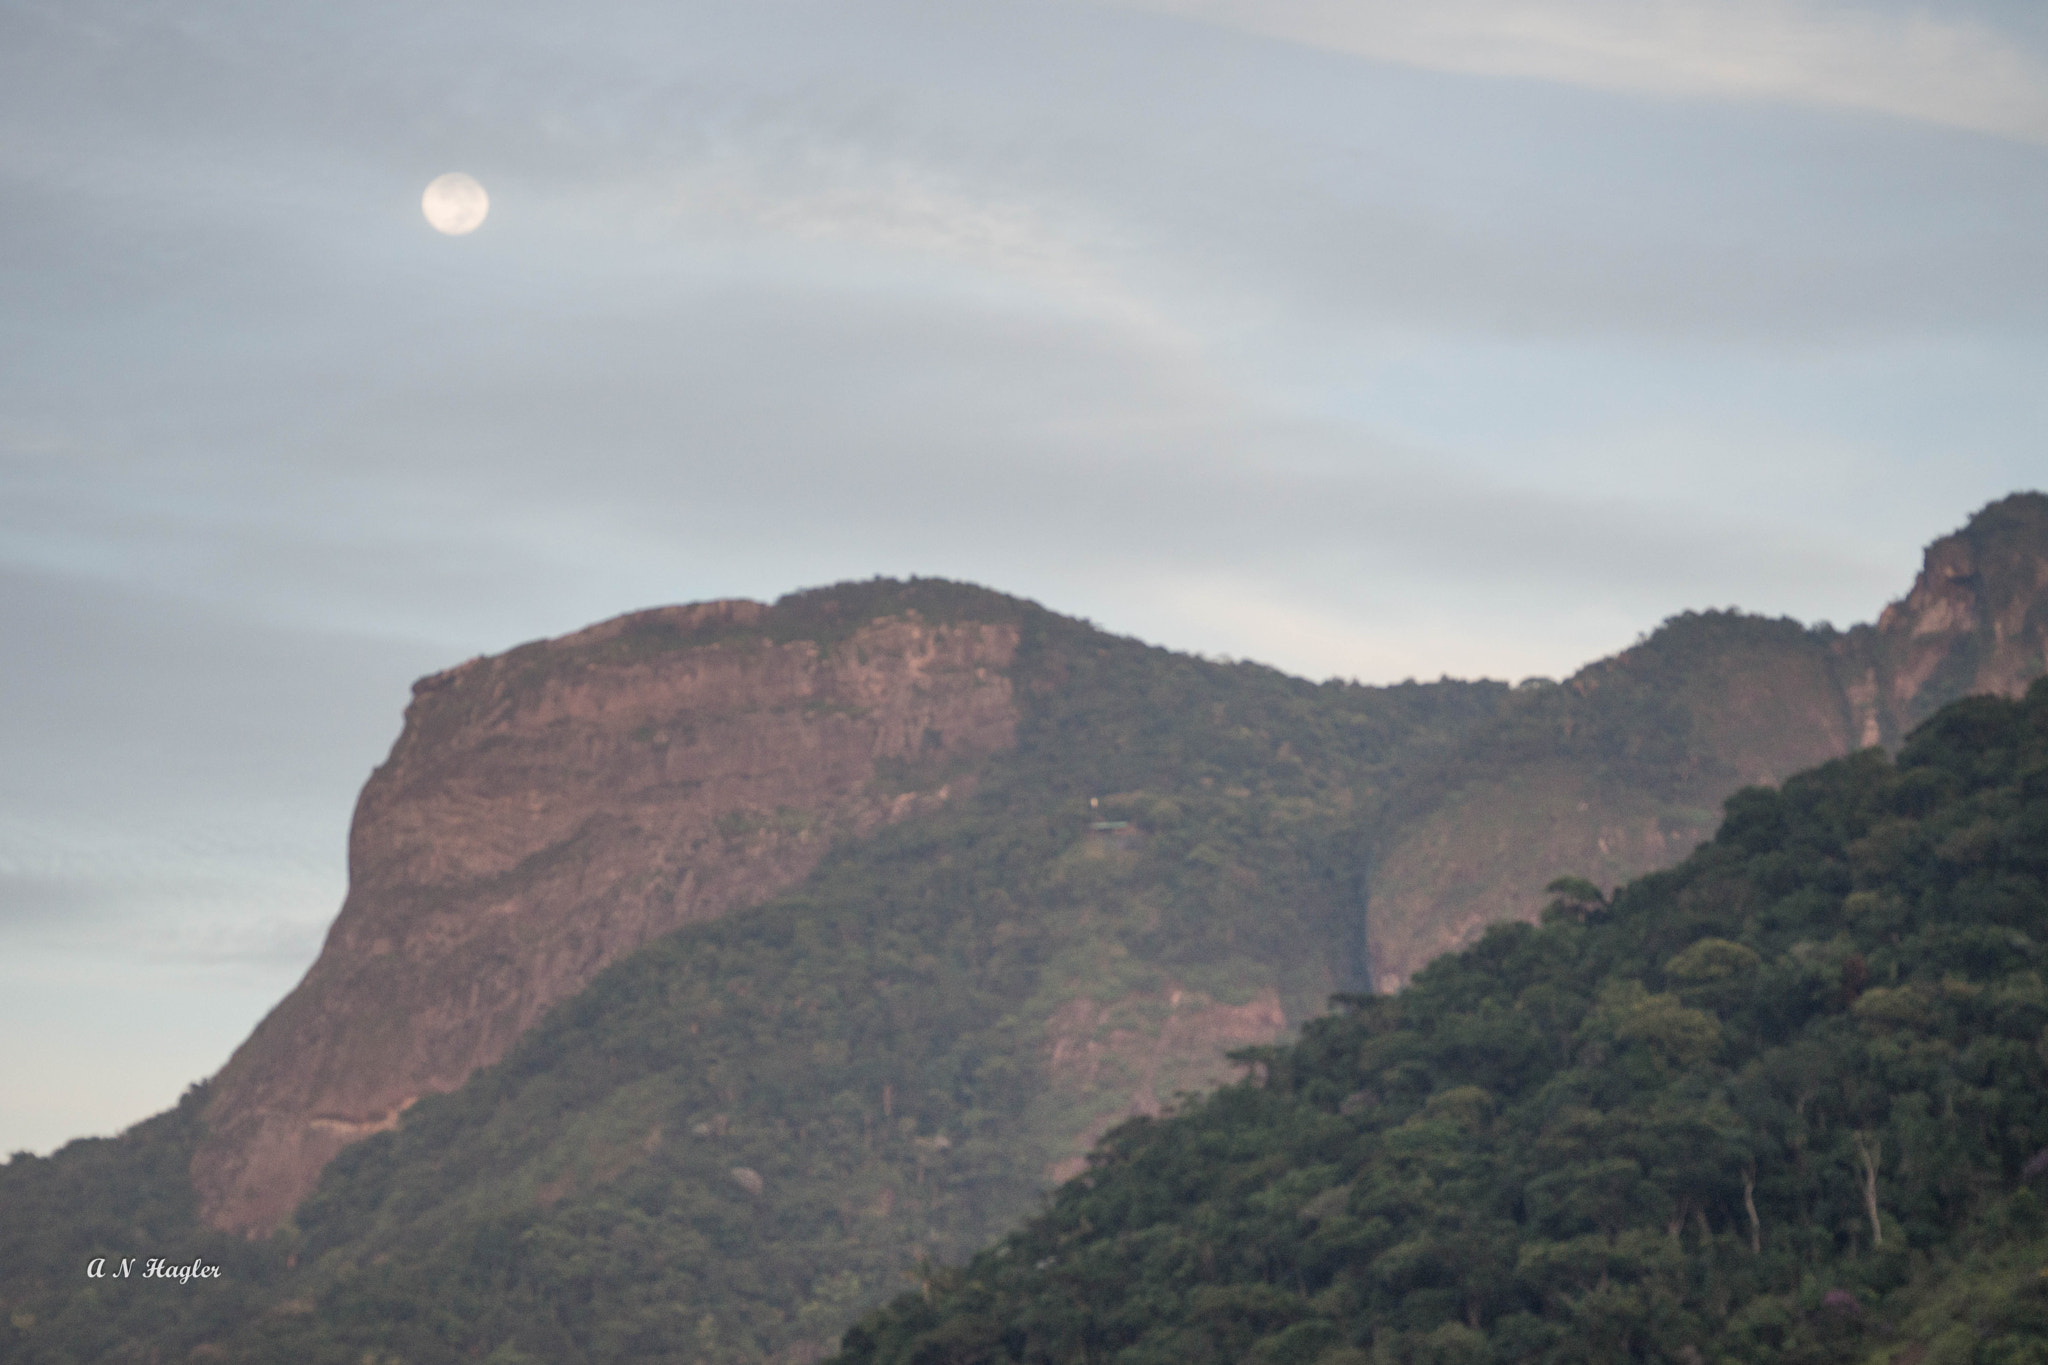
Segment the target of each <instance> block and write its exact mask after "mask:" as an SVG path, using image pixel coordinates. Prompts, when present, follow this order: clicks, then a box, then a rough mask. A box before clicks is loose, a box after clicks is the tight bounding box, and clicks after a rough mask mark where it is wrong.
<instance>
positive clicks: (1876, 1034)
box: [835, 681, 2048, 1365]
mask: <svg viewBox="0 0 2048 1365" xmlns="http://www.w3.org/2000/svg"><path fill="white" fill-rule="evenodd" d="M1545 920H1546V923H1545V925H1544V927H1543V928H1541V929H1536V928H1532V927H1530V926H1528V925H1524V924H1513V925H1503V926H1496V927H1495V928H1494V929H1492V930H1490V931H1489V932H1488V933H1487V934H1486V935H1485V937H1483V938H1482V939H1481V940H1480V942H1479V943H1478V944H1477V945H1475V946H1474V947H1472V948H1470V949H1467V950H1466V951H1465V952H1463V953H1462V954H1459V955H1457V956H1454V957H1448V958H1443V959H1440V960H1438V961H1437V962H1436V963H1435V964H1433V965H1432V966H1430V967H1429V968H1427V969H1426V970H1424V971H1423V972H1422V973H1421V974H1420V975H1418V976H1417V977H1416V979H1415V981H1414V983H1413V984H1412V985H1411V986H1410V987H1409V988H1408V989H1407V990H1405V991H1404V992H1402V993H1401V994H1399V995H1395V996H1379V997H1357V998H1354V999H1352V1000H1350V1001H1349V1002H1348V1006H1347V1009H1346V1011H1345V1012H1344V1013H1343V1014H1342V1015H1339V1016H1336V1017H1329V1018H1324V1019H1319V1020H1316V1021H1313V1022H1312V1023H1311V1024H1310V1025H1309V1026H1308V1027H1307V1028H1306V1029H1305V1030H1304V1036H1303V1038H1302V1039H1301V1041H1300V1042H1299V1043H1298V1044H1296V1045H1295V1046H1293V1047H1290V1048H1273V1049H1265V1050H1261V1051H1260V1052H1258V1053H1257V1054H1255V1066H1256V1071H1257V1074H1256V1076H1255V1077H1254V1078H1252V1079H1250V1080H1248V1081H1246V1082H1245V1083H1244V1084H1241V1085H1237V1086H1233V1087H1231V1088H1229V1089H1227V1090H1225V1091H1223V1092H1221V1093H1219V1094H1216V1095H1214V1096H1212V1097H1210V1098H1209V1099H1208V1100H1207V1102H1205V1103H1202V1104H1200V1105H1197V1106H1194V1107H1192V1108H1191V1109H1190V1110H1189V1111H1188V1112H1186V1113H1185V1114H1182V1115H1179V1116H1176V1117H1173V1118H1170V1119H1167V1120H1164V1121H1160V1122H1148V1121H1144V1120H1138V1121H1134V1122H1132V1123H1130V1124H1128V1125H1126V1126H1124V1127H1122V1128H1119V1129H1117V1130H1116V1131H1115V1132H1113V1133H1112V1134H1110V1135H1109V1137H1108V1138H1107V1139H1106V1140H1105V1142H1104V1143H1103V1144H1102V1146H1101V1147H1100V1148H1099V1149H1098V1150H1097V1152H1096V1154H1095V1156H1094V1157H1093V1158H1092V1160H1091V1162H1090V1166H1089V1170H1088V1173H1087V1174H1086V1175H1085V1176H1083V1177H1081V1178H1079V1179H1076V1180H1074V1181H1072V1182H1070V1183H1069V1184H1067V1185H1066V1186H1064V1187H1063V1188H1062V1189H1061V1190H1060V1191H1059V1192H1058V1194H1057V1195H1056V1196H1055V1198H1054V1200H1053V1201H1052V1203H1051V1206H1050V1207H1049V1208H1048V1209H1046V1210H1045V1211H1044V1212H1042V1213H1041V1214H1040V1215H1039V1216H1037V1217H1035V1218H1033V1219H1032V1220H1031V1221H1030V1222H1029V1223H1027V1224H1026V1225H1025V1227H1024V1228H1023V1229H1022V1230H1021V1231H1018V1232H1016V1233H1014V1234H1012V1235H1011V1236H1009V1237H1007V1238H1005V1239H1003V1240H1002V1241H1001V1242H999V1243H997V1244H996V1246H994V1247H993V1248H992V1249H990V1250H988V1251H985V1252H983V1253H982V1254H981V1255H979V1256H977V1257H975V1258H974V1259H973V1260H972V1261H971V1262H970V1263H968V1264H967V1265H965V1266H964V1267H960V1268H958V1269H952V1268H939V1267H932V1268H927V1269H926V1271H925V1272H924V1274H923V1276H922V1279H923V1287H922V1292H920V1293H911V1294H906V1295H904V1296H902V1297H900V1298H899V1299H898V1300H897V1301H896V1303H895V1304H894V1305H892V1306H891V1307H890V1308H889V1309H888V1310H887V1311H886V1312H883V1313H879V1314H876V1315H873V1316H871V1317H870V1318H868V1319H866V1320H865V1321H863V1322H862V1323H861V1324H859V1325H858V1326H857V1327H855V1328H854V1329H853V1330H852V1331H850V1332H848V1333H847V1335H846V1338H845V1347H844V1350H843V1351H842V1352H841V1354H840V1355H839V1356H838V1357H837V1360H836V1362H835V1365H940V1363H941V1362H944V1363H945V1365H1009V1363H1012V1362H1014V1365H1065V1362H1068V1361H1074V1360H1092V1361H1105V1362H1114V1363H1115V1365H1146V1363H1148V1362H1161V1363H1162V1365H1164V1363H1165V1362H1172V1363H1173V1365H1238V1363H1239V1362H1252V1365H1382V1363H1393V1362H1398V1363H1399V1365H1450V1363H1452V1362H1458V1363H1460V1365H1463V1363H1467V1362H1469V1363H1470V1365H1483V1363H1484V1362H1494V1361H1526V1362H1530V1363H1531V1365H1582V1363H1583V1362H1587V1361H1600V1362H1605V1361H1611V1362H1625V1361H1673V1362H1694V1361H1708V1360H1713V1361H1725V1362H1731V1363H1732V1362H1743V1363H1744V1365H1749V1363H1752V1362H1753V1363H1754V1365H1783V1363H1784V1362H1799V1363H1800V1365H1852V1362H1866V1361H1867V1362H1877V1361H1891V1362H1927V1365H2006V1363H2007V1362H2021V1361H2035V1360H2040V1359H2042V1358H2043V1357H2044V1351H2048V1270H2044V1269H2043V1268H2042V1267H2043V1264H2044V1262H2048V987H2044V986H2043V984H2042V967H2043V965H2044V961H2048V681H2044V682H2041V683H2038V684H2036V685H2035V686H2034V687H2033V688H2032V690H2031V691H2030V692H2029V693H2028V695H2027V697H2026V699H2025V700H2024V701H2021V702H2009V701H2005V700H2002V699H1997V698H1988V697H1976V698H1971V699H1968V700H1965V701H1962V702H1958V703H1956V704H1955V705H1954V706H1952V707H1950V708H1949V709H1947V710H1945V711H1942V712H1940V713H1938V714H1937V715H1936V716H1935V717H1934V719H1933V720H1932V721H1931V722H1929V724H1928V725H1927V726H1926V727H1925V728H1924V729H1922V730H1920V731H1918V732H1917V733H1916V734H1915V735H1914V737H1913V738H1912V740H1911V741H1910V742H1909V743H1908V744H1907V745H1906V748H1905V750H1904V752H1903V753H1902V755H1901V757H1900V760H1899V762H1898V763H1897V765H1896V766H1894V764H1893V763H1892V762H1891V761H1890V760H1889V758H1888V757H1886V756H1885V755H1884V754H1883V753H1882V752H1881V751H1870V750H1866V751H1864V752H1862V753H1859V754H1857V755H1856V756H1854V757H1852V758H1848V759H1843V760H1839V761H1837V762H1835V763H1832V764H1829V765H1827V766H1825V767H1822V768H1819V769H1817V770H1814V771H1810V772H1807V773H1803V774H1800V775H1798V776H1796V777H1794V778H1793V779H1792V780H1790V781H1788V782H1787V783H1786V784H1785V785H1784V788H1783V790H1782V791H1769V790H1757V789H1752V790H1749V791H1745V792H1743V793H1742V794H1741V795H1740V796H1738V797H1737V798H1736V799H1734V800H1732V801H1731V802H1730V803H1729V806H1728V818H1727V820H1726V821H1725V823H1723V825H1722V826H1721V828H1720V830H1719V832H1718V834H1717V835H1716V837H1715V838H1714V840H1713V842H1712V843H1710V844H1707V845H1704V846H1702V847H1701V848H1700V849H1699V850H1698V851H1697V852H1695V853H1694V854H1693V855H1692V856H1691V857H1689V858H1687V859H1686V861H1685V862H1684V863H1682V864H1681V865H1680V866H1679V867H1678V868H1677V869H1675V870H1673V871H1670V872H1665V873H1660V874H1657V875H1654V876H1650V877H1646V878H1642V879H1640V880H1638V881H1635V882H1632V883H1630V884H1629V885H1628V886H1626V887H1624V888H1622V889H1621V890H1620V891H1619V892H1618V893H1617V894H1615V895H1614V896H1612V897H1611V898H1608V897H1592V896H1589V895H1587V894H1585V891H1584V889H1583V888H1574V889H1573V890H1572V891H1571V892H1570V893H1569V894H1568V895H1567V896H1565V897H1563V898H1561V899H1560V900H1559V901H1558V902H1557V903H1556V904H1554V905H1553V906H1552V907H1551V908H1550V910H1549V912H1548V913H1547V914H1546V916H1545Z"/></svg>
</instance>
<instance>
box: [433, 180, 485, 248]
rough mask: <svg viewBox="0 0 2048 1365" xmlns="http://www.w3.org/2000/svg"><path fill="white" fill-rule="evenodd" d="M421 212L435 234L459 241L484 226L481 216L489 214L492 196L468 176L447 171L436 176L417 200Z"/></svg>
mask: <svg viewBox="0 0 2048 1365" xmlns="http://www.w3.org/2000/svg"><path fill="white" fill-rule="evenodd" d="M420 211H421V212H422V213H424V214H426V215H427V221H428V222H429V223H432V224H433V225H434V230H435V231H436V232H445V233H447V234H448V235H449V236H450V237H460V236H462V235H463V234H464V233H466V232H475V231H476V230H477V228H478V226H479V225H481V224H482V223H483V221H484V215H485V214H487V213H489V212H490V211H491V196H489V195H488V194H485V193H484V187H483V186H482V185H479V184H477V183H476V181H475V180H474V179H473V178H471V177H470V176H466V175H464V174H463V173H462V172H461V171H450V172H448V174H446V175H437V176H435V177H434V178H433V180H432V181H431V182H430V183H429V184H428V185H427V192H426V193H425V194H423V195H421V196H420Z"/></svg>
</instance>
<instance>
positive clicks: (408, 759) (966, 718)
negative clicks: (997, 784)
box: [192, 585, 1018, 1234]
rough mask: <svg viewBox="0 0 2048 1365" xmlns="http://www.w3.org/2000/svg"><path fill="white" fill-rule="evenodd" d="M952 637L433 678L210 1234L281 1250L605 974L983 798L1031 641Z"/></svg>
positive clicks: (243, 1099)
mask: <svg viewBox="0 0 2048 1365" xmlns="http://www.w3.org/2000/svg"><path fill="white" fill-rule="evenodd" d="M986 596H987V597H989V598H991V599H993V598H994V594H986ZM864 599H865V600H864ZM998 600H999V599H998ZM892 605H893V606H894V608H895V610H894V611H893V612H892V613H890V614H882V615H876V616H872V617H867V616H865V615H864V611H865V609H868V608H873V607H876V606H881V607H884V608H888V607H890V606H892ZM953 618H954V619H942V620H933V619H929V618H928V617H927V616H926V615H925V614H924V613H922V612H920V611H919V610H917V609H916V608H915V607H913V606H908V605H905V604H904V603H903V602H901V601H900V600H899V601H897V602H895V603H893V604H892V603H889V602H887V601H884V600H881V599H879V598H877V597H876V590H875V587H874V585H856V586H855V588H854V589H852V590H849V592H848V593H846V594H842V595H833V594H829V593H828V594H803V595H799V597H797V598H795V599H788V600H787V603H786V604H782V603H779V604H777V605H776V606H775V607H769V606H765V605H763V604H761V603H758V602H749V601H721V602H708V603H702V604H698V605H695V606H687V607H665V608H659V609H656V610H653V611H643V612H636V613H633V614H631V615H627V616H621V617H618V618H616V619H614V620H610V621H606V622H603V623H600V624H598V625H595V626H592V627H590V628H588V629H586V630H581V631H577V632H576V633H574V634H571V635H565V636H562V637H560V638H558V639H553V640H543V641H537V642H534V643H532V644H528V645H523V646H521V647H519V648H517V649H514V650H511V651H509V652H507V653H505V654H501V655H496V656H493V657H488V658H479V659H472V660H470V661H469V662H467V663H465V664H462V665H460V666H458V667H456V668H452V669H449V670H447V671H446V672H442V673H437V674H434V675H432V676H431V677H428V678H423V679H421V680H420V682H419V683H418V684H416V685H415V687H414V689H413V690H414V696H413V701H412V704H411V705H410V706H409V707H408V709H407V711H406V722H405V728H404V731H403V733H402V734H401V735H400V737H399V739H398V741H397V743H396V744H395V745H394V746H393V748H392V751H391V756H390V758H389V759H388V760H387V761H386V762H385V763H384V764H383V766H381V767H380V768H378V769H377V770H376V772H375V773H374V774H373V775H372V777H371V778H370V781H369V783H368V785H367V786H366V787H365V788H364V790H363V793H362V797H361V799H360V801H359V802H358V804H357V808H356V814H355V820H354V823H353V826H352V828H351V832H350V838H349V893H348V898H347V900H346V902H345V903H344V904H343V906H342V910H341V913H340V916H339V917H338V918H337V919H336V921H335V923H334V926H333V928H332V930H331V931H330V933H329V934H328V938H327V942H326V945H325V947H324V948H323V949H322V951H321V954H320V957H319V959H318V960H317V961H316V962H315V963H314V965H313V967H312V969H311V970H310V971H309V972H308V973H307V974H306V977H305V979H304V980H303V981H302V982H301V983H300V984H299V986H298V987H297V988H296V989H295V990H293V991H292V993H291V994H290V995H289V996H287V997H286V998H285V1000H284V1001H283V1002H282V1003H280V1004H279V1005H278V1006H277V1008H276V1009H275V1010H273V1011H272V1012H271V1014H270V1015H269V1017H267V1018H266V1019H265V1020H264V1021H263V1023H262V1024H261V1025H260V1026H259V1027H258V1028H257V1029H256V1031H255V1033H254V1034H253V1035H252V1036H251V1037H250V1038H249V1040H248V1041H247V1042H246V1043H244V1044H243V1045H242V1047H241V1048H240V1049H239V1050H237V1052H236V1053H235V1055H234V1057H233V1058H232V1059H231V1060H230V1062H229V1063H228V1065H227V1067H226V1068H225V1069H224V1070H223V1071H222V1072H221V1074H220V1075H219V1077H217V1078H216V1079H215V1081H214V1082H213V1086H212V1099H211V1101H210V1103H209V1106H208V1110H207V1114H206V1120H207V1127H208V1137H207V1139H206V1141H205V1142H204V1143H203V1145H202V1146H201V1147H200V1149H199V1150H198V1152H197V1153H196V1155H195V1157H194V1159H193V1162H192V1177H193V1181H194V1184H195V1186H196V1187H197V1190H198V1193H199V1196H200V1202H201V1208H202V1211H203V1214H204V1216H205V1218H206V1220H207V1221H208V1222H210V1223H211V1224H213V1225H214V1226H216V1227H223V1228H234V1229H238V1230H242V1231H246V1232H249V1233H252V1234H254V1233H261V1232H266V1231H268V1230H269V1229H270V1228H272V1227H274V1226H276V1225H277V1224H278V1223H279V1222H280V1221H281V1220H282V1219H283V1218H285V1217H286V1216H287V1215H288V1214H289V1213H290V1211H291V1209H292V1208H293V1207H294V1206H295V1205H296V1204H297V1203H298V1201H299V1199H300V1198H302V1197H303V1196H304V1195H305V1193H306V1192H307V1191H308V1190H309V1189H310V1188H311V1187H312V1183H313V1181H314V1179H315V1178H316V1176H317V1175H318V1173H319V1171H320V1169H321V1168H322V1167H323V1166H324V1165H325V1164H326V1163H327V1162H328V1161H329V1160H331V1159H332V1158H333V1156H334V1155H335V1153H337V1152H339V1151H340V1150H341V1149H342V1148H343V1147H344V1146H346V1145H347V1144H349V1143H351V1142H354V1141H356V1140H358V1139H360V1138H363V1137H365V1136H368V1135H369V1134H372V1133H376V1132H379V1131H382V1130H384V1129H387V1128H391V1127H394V1126H395V1125H396V1124H397V1122H398V1116H399V1115H400V1114H401V1113H402V1112H404V1110H405V1109H406V1108H407V1107H408V1106H409V1105H410V1104H411V1103H412V1102H413V1101H414V1100H415V1099H417V1098H418V1097H420V1096H421V1095H423V1094H429V1093H435V1092H441V1091H447V1090H452V1089H454V1088H455V1087H456V1086H458V1085H460V1084H461V1083H462V1081H463V1080H464V1079H465V1078H466V1077H467V1076H469V1075H470V1074H471V1073H472V1072H473V1071H475V1070H476V1069H477V1068H479V1067H482V1066H486V1065H489V1064H490V1063H491V1062H494V1061H496V1060H497V1059H498V1058H500V1057H501V1056H503V1055H504V1053H505V1051H506V1049H507V1048H508V1047H509V1046H510V1045H511V1043H512V1042H513V1040H514V1039H516V1038H517V1037H518V1036H519V1035H520V1034H521V1033H522V1032H524V1031H525V1030H526V1029H527V1028H528V1027H529V1026H530V1025H532V1024H533V1023H534V1022H535V1021H536V1020H537V1019H539V1018H540V1016H541V1015H542V1014H544V1013H545V1012H546V1011H547V1010H548V1009H549V1008H550V1007H551V1006H552V1005H554V1004H556V1003H557V1002H559V1001H561V1000H563V999H565V998H566V997H568V996H570V995H572V994H574V993H575V992H577V991H578V990H580V989H581V988H582V987H583V986H584V985H585V984H587V983H588V982H589V981H590V980H591V978H592V977H593V976H595V975H596V974H597V972H598V971H600V970H601V969H602V968H603V967H604V966H605V965H606V964H608V963H610V962H613V961H615V960H617V959H618V958H620V957H622V956H624V955H625V954H627V953H630V952H632V951H633V950H634V949H635V948H638V947H639V946H641V945H642V944H644V943H646V942H647V941H648V940H650V939H652V938H654V937H656V936H658V935H660V934H663V933H666V932H667V931H669V930H671V929H674V928H676V927H677V926H679V925H682V924H685V923H689V922H692V921H700V920H706V919H712V918H716V917H718V916H720V915H723V914H725V913H727V912H729V911H731V910H733V909H735V908H737V907H741V906H746V905H751V904H755V903H758V902H759V901H761V900H764V899H766V898H767V897H769V896H770V895H772V894H774V893H775V892H777V891H779V890H781V889H783V888H784V887H787V886H789V885H791V884H792V883H794V882H796V881H798V880H800V879H801V878H802V877H804V876H805V875H806V874H808V873H809V872H810V870H811V869H812V868H813V867H815V866H816V864H817V862H818V860H819V858H820V857H822V856H823V854H824V852H825V850H826V849H827V847H829V846H830V845H831V843H832V842H833V841H834V840H835V839H837V838H841V837H846V836H859V835H861V834H863V833H866V832H868V831H870V830H872V829H875V828H877V827H878V826H880V825H882V824H885V823H888V822H891V821H895V820H901V819H903V818H905V817H908V816H911V815H914V814H916V813H917V812H919V811H921V810H928V809H931V808H933V807H935V806H936V805H938V804H940V803H943V802H946V801H947V800H949V799H950V798H952V797H954V796H956V795H958V794H959V793H960V792H962V791H963V790H965V789H966V788H968V787H970V786H971V785H972V784H973V782H974V781H975V775H976V768H977V765H978V764H979V763H980V762H981V761H982V760H983V759H985V758H986V757H987V756H988V755H990V754H992V753H994V752H995V751H997V750H999V749H1003V748H1007V747H1008V746H1009V745H1011V744H1012V743H1013V740H1014V732H1015V725H1016V719H1017V713H1016V708H1015V706H1014V704H1013V701H1012V695H1011V681H1010V677H1009V673H1008V669H1009V667H1010V665H1011V662H1012V659H1013V657H1014V655H1015V652H1016V649H1017V643H1018V628H1017V625H1016V624H1015V622H1014V620H1009V621H1005V620H996V621H977V620H971V619H960V617H959V615H958V613H954V614H953Z"/></svg>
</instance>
